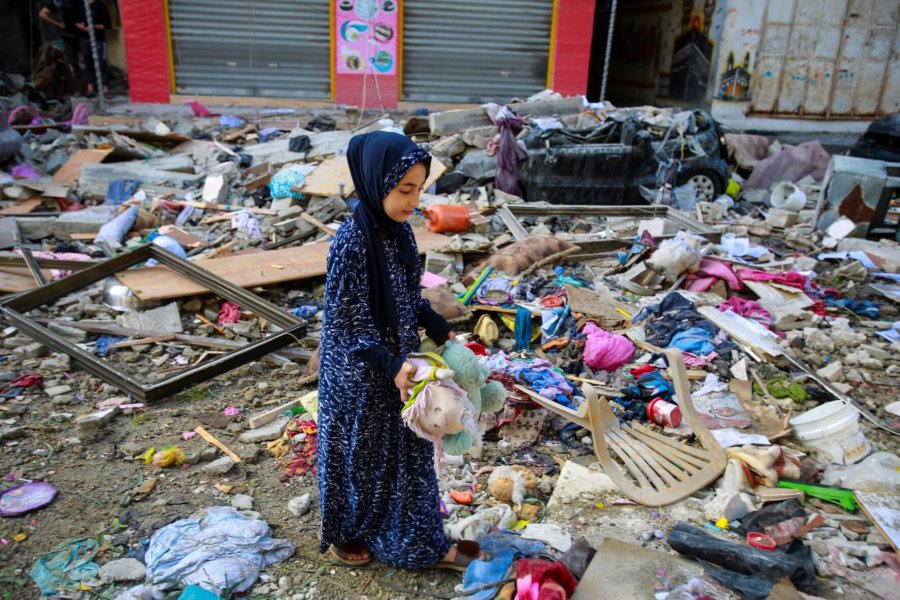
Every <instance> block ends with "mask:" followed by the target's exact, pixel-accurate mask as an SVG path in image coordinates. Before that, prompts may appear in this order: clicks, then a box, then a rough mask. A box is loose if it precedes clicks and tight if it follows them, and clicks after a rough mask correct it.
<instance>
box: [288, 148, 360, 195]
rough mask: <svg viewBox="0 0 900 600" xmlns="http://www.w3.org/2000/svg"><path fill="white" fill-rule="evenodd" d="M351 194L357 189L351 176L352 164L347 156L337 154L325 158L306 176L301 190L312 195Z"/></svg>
mask: <svg viewBox="0 0 900 600" xmlns="http://www.w3.org/2000/svg"><path fill="white" fill-rule="evenodd" d="M341 186H343V195H344V196H349V195H351V194H352V193H353V191H354V190H355V189H356V188H354V187H353V178H352V177H351V176H350V165H349V164H347V157H346V156H335V157H333V158H329V159H327V160H325V161H324V162H323V163H322V164H320V165H319V166H318V167H316V169H315V170H314V171H313V172H312V173H310V174H309V175H307V176H306V179H304V180H303V185H302V187H301V188H300V191H301V192H302V193H304V194H309V195H310V196H331V195H333V194H340V193H341V192H342V188H341Z"/></svg>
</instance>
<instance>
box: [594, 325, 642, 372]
mask: <svg viewBox="0 0 900 600" xmlns="http://www.w3.org/2000/svg"><path fill="white" fill-rule="evenodd" d="M584 334H585V335H586V336H587V342H586V343H585V346H584V364H586V365H587V366H588V367H590V368H591V369H593V370H595V371H596V370H600V371H615V370H616V369H618V368H619V367H621V366H622V365H624V364H626V363H627V362H629V361H630V360H631V358H632V356H634V350H635V347H634V344H633V343H631V340H629V339H628V338H627V337H625V336H624V335H616V334H614V333H610V332H608V331H606V330H605V329H601V328H600V327H598V326H597V325H595V324H594V323H588V324H587V325H585V327H584Z"/></svg>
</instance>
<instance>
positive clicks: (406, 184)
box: [382, 163, 427, 223]
mask: <svg viewBox="0 0 900 600" xmlns="http://www.w3.org/2000/svg"><path fill="white" fill-rule="evenodd" d="M426 173H427V171H426V170H425V165H424V164H422V163H416V164H414V165H413V166H412V167H411V168H410V169H409V171H407V172H406V175H404V176H403V179H401V180H400V183H398V184H397V187H395V188H394V189H393V190H391V193H390V194H388V195H387V196H385V198H384V200H382V206H383V207H384V214H386V215H387V216H388V217H390V218H391V219H392V220H394V221H397V222H398V223H402V222H404V221H405V220H407V219H408V218H410V217H411V216H412V214H413V211H414V210H415V209H416V208H418V207H419V194H421V193H422V186H424V185H425V175H426Z"/></svg>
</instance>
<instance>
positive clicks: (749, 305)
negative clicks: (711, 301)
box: [717, 296, 774, 329]
mask: <svg viewBox="0 0 900 600" xmlns="http://www.w3.org/2000/svg"><path fill="white" fill-rule="evenodd" d="M717 308H718V309H719V311H720V312H727V311H729V310H730V311H732V312H734V313H737V314H739V315H740V316H742V317H745V318H747V319H750V320H752V321H756V322H757V323H759V324H760V325H762V326H763V327H766V328H768V329H771V327H772V323H773V322H774V321H773V319H772V315H771V314H770V313H769V311H767V310H766V309H765V308H763V307H762V305H760V303H759V302H757V301H756V300H747V299H746V298H741V297H740V296H732V297H731V298H729V299H728V300H726V301H725V302H723V303H722V304H720V305H719V306H718V307H717Z"/></svg>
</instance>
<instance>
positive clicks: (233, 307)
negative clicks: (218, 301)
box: [219, 300, 241, 325]
mask: <svg viewBox="0 0 900 600" xmlns="http://www.w3.org/2000/svg"><path fill="white" fill-rule="evenodd" d="M240 320H241V307H240V306H239V305H238V304H237V303H236V302H232V301H231V300H226V301H225V302H223V303H222V306H221V307H220V308H219V325H224V324H225V323H237V322H238V321H240Z"/></svg>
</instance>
